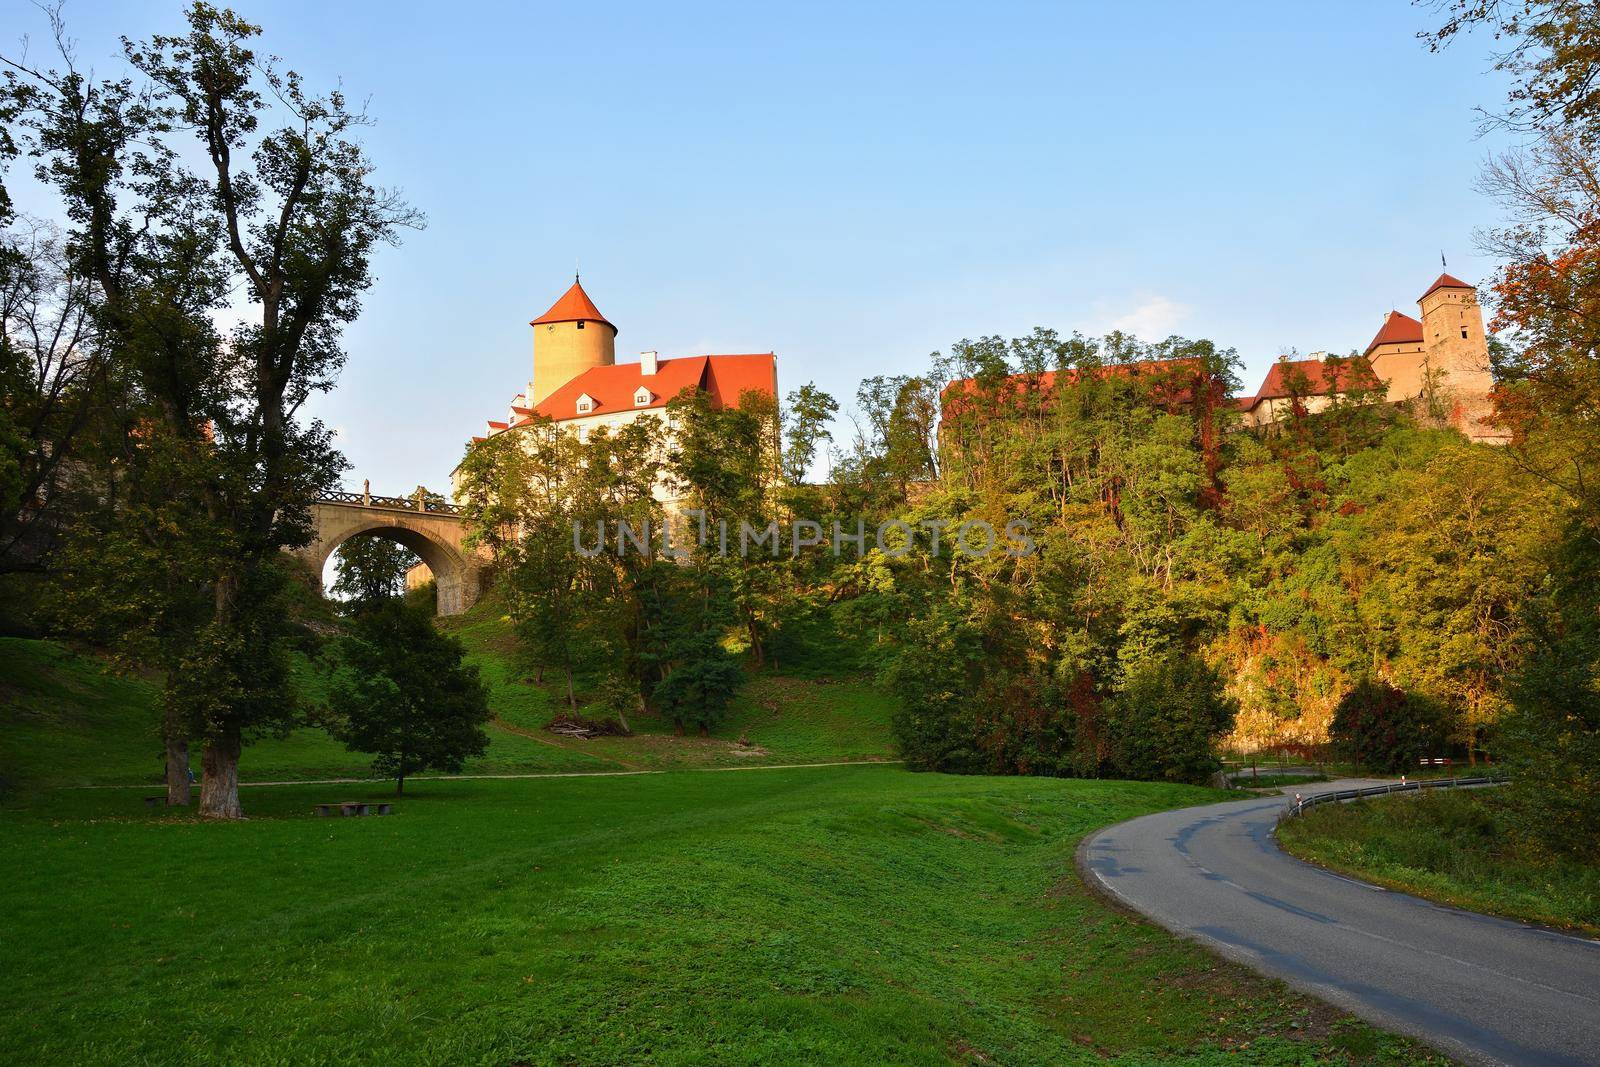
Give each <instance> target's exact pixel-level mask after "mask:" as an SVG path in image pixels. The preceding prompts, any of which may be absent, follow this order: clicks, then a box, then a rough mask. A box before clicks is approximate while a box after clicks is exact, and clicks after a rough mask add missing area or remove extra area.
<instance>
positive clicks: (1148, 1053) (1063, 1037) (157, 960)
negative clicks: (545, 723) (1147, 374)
mask: <svg viewBox="0 0 1600 1067" xmlns="http://www.w3.org/2000/svg"><path fill="white" fill-rule="evenodd" d="M245 794H246V795H245V804H246V808H247V810H249V811H250V812H251V813H252V815H253V817H252V818H251V819H249V820H247V821H245V822H242V823H234V824H214V823H202V822H198V821H193V820H192V819H189V818H186V817H184V816H182V815H178V814H169V813H167V812H166V811H160V812H146V811H144V810H143V809H142V806H141V805H140V804H139V803H138V801H137V793H136V792H135V791H84V790H60V791H56V792H53V793H49V794H46V795H43V796H40V797H39V798H38V801H37V802H36V803H35V804H33V805H31V806H29V807H26V808H12V809H10V810H8V811H6V812H5V813H4V814H3V815H0V848H3V849H4V854H5V855H6V856H7V857H8V858H9V860H10V861H11V864H12V867H13V876H12V877H10V878H8V879H5V880H4V882H3V884H0V914H4V915H6V917H7V921H6V926H5V934H4V936H3V937H0V973H4V974H5V975H6V976H7V981H5V982H4V983H3V984H0V1049H5V1050H6V1057H5V1058H6V1060H7V1061H8V1062H13V1063H24V1062H47V1063H74V1064H77V1063H115V1064H132V1063H175V1062H228V1063H302V1062H304V1063H313V1062H314V1063H326V1064H332V1063H373V1062H394V1063H452V1064H454V1063H489V1064H524V1063H526V1064H544V1063H604V1064H610V1063H623V1062H627V1063H638V1062H654V1063H664V1064H677V1063H705V1062H719V1063H825V1064H836V1063H872V1064H876V1063H930V1064H932V1063H951V1062H968V1063H1012V1064H1040V1063H1098V1062H1103V1061H1104V1060H1107V1059H1109V1060H1110V1061H1112V1062H1118V1063H1148V1062H1152V1061H1154V1060H1163V1061H1173V1062H1186V1063H1215V1064H1222V1063H1230V1064H1231V1063H1260V1064H1290V1063H1310V1062H1340V1063H1343V1062H1348V1061H1350V1060H1354V1061H1356V1062H1383V1063H1396V1064H1399V1063H1416V1062H1419V1061H1420V1060H1422V1059H1423V1058H1424V1057H1423V1054H1422V1053H1421V1051H1420V1050H1419V1049H1417V1048H1416V1047H1415V1046H1412V1045H1409V1044H1407V1043H1405V1042H1403V1041H1401V1040H1400V1039H1398V1038H1393V1037H1389V1036H1386V1035H1383V1034H1380V1033H1377V1032H1374V1031H1372V1030H1371V1029H1369V1028H1367V1027H1366V1026H1364V1025H1362V1024H1360V1023H1357V1022H1354V1021H1352V1020H1349V1019H1348V1018H1346V1017H1343V1016H1341V1015H1339V1014H1338V1013H1336V1012H1334V1011H1332V1010H1331V1009H1327V1008H1325V1007H1321V1006H1318V1005H1316V1004H1314V1003H1313V1002H1311V1001H1308V1000H1306V999H1305V998H1302V997H1300V996H1298V995H1296V994H1292V993H1290V992H1288V991H1287V990H1285V989H1284V988H1283V987H1281V986H1279V985H1277V984H1275V983H1272V982H1269V981H1266V980H1264V979H1259V978H1256V977H1254V976H1251V975H1249V974H1247V973H1245V972H1243V971H1241V970H1239V969H1237V968H1235V967H1233V966H1231V965H1228V964H1224V963H1221V962H1218V961H1216V960H1214V959H1213V958H1211V957H1210V956H1208V955H1207V954H1206V953H1204V952H1203V951H1201V950H1199V949H1198V948H1195V947H1193V946H1190V945H1187V944H1185V943H1182V942H1179V941H1177V940H1175V939H1173V938H1172V937H1170V936H1169V935H1167V934H1166V933H1164V932H1163V931H1160V930H1158V929H1156V928H1154V927H1152V926H1149V925H1147V924H1145V923H1143V922H1141V921H1138V920H1135V919H1133V918H1130V917H1126V916H1124V915H1122V914H1120V913H1117V912H1115V911H1112V910H1111V909H1109V908H1107V907H1106V906H1105V905H1104V904H1102V903H1101V902H1100V901H1099V900H1098V899H1096V898H1092V897H1090V896H1088V895H1087V894H1086V892H1085V890H1084V889H1083V888H1082V886H1081V883H1080V882H1079V880H1078V878H1077V876H1076V874H1075V872H1074V869H1073V862H1072V854H1073V847H1074V845H1075V843H1076V842H1077V840H1078V839H1079V837H1081V835H1082V834H1084V833H1085V832H1086V831H1088V830H1090V829H1092V828H1094V827H1097V826H1101V825H1104V824H1106V823H1109V822H1113V821H1116V820H1119V819H1123V818H1127V817H1129V816H1133V815H1137V814H1140V813H1142V812H1146V811H1151V810H1154V809H1157V808H1163V807H1171V806H1176V805H1180V804H1188V803H1195V802H1197V801H1201V800H1204V799H1205V798H1206V797H1207V796H1212V795H1216V794H1211V793H1208V792H1206V791H1204V790H1198V789H1193V788H1188V787H1181V786H1170V785H1155V784H1133V783H1121V782H1083V781H1062V780H1052V779H1026V778H1006V779H999V778H980V777H970V778H960V777H948V776H941V775H926V774H921V775H919V774H912V773H909V772H906V771H903V770H901V769H899V768H895V767H840V768H826V769H812V770H760V771H751V772H744V773H736V772H715V771H711V772H678V773H668V774H651V775H642V776H630V777H621V778H562V779H533V780H517V781H483V780H480V781H428V782H421V781H419V782H416V783H415V784H413V785H408V787H407V793H406V795H405V797H404V798H402V800H401V801H400V803H399V805H398V808H397V813H396V814H395V815H393V816H391V817H388V818H367V819H318V818H313V817H310V815H309V809H310V806H311V805H312V804H313V803H315V802H317V801H324V800H337V799H345V798H353V797H363V796H372V797H383V796H386V795H387V792H386V790H385V788H384V787H382V786H378V785H366V786H343V787H337V788H330V787H326V786H323V787H317V786H292V787H280V788H273V787H267V788H254V789H246V791H245Z"/></svg>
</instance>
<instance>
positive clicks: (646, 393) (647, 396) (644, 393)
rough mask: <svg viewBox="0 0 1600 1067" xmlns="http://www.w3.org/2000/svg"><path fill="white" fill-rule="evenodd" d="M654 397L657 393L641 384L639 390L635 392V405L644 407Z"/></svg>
mask: <svg viewBox="0 0 1600 1067" xmlns="http://www.w3.org/2000/svg"><path fill="white" fill-rule="evenodd" d="M654 399H655V394H654V393H652V392H651V391H650V390H648V389H646V388H645V387H644V386H642V385H641V386H640V387H639V391H638V392H637V393H634V394H633V406H634V407H636V408H642V407H644V406H645V405H647V404H649V403H650V401H652V400H654Z"/></svg>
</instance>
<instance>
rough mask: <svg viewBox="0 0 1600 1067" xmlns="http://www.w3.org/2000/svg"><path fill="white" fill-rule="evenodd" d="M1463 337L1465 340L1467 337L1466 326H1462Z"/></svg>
mask: <svg viewBox="0 0 1600 1067" xmlns="http://www.w3.org/2000/svg"><path fill="white" fill-rule="evenodd" d="M1461 339H1462V340H1463V341H1465V340H1466V339H1467V328H1466V327H1465V326H1463V327H1461Z"/></svg>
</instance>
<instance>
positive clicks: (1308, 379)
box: [1234, 311, 1420, 411]
mask: <svg viewBox="0 0 1600 1067" xmlns="http://www.w3.org/2000/svg"><path fill="white" fill-rule="evenodd" d="M1395 314H1396V315H1400V313H1399V312H1398V311H1397V312H1395ZM1400 317H1401V318H1405V316H1404V315H1400ZM1413 321H1414V320H1413ZM1419 340H1420V338H1419ZM1337 366H1338V367H1339V370H1338V371H1337V372H1334V373H1330V366H1329V364H1328V363H1327V362H1325V361H1323V360H1320V359H1280V360H1278V362H1276V363H1274V364H1273V365H1272V369H1271V370H1269V371H1267V377H1266V380H1265V381H1263V382H1262V383H1261V388H1260V389H1257V390H1256V395H1255V396H1241V397H1236V398H1235V399H1234V403H1235V404H1236V405H1237V406H1238V407H1239V410H1241V411H1249V410H1250V409H1251V408H1253V407H1255V406H1256V405H1257V404H1259V403H1261V401H1263V400H1278V399H1281V398H1283V397H1286V396H1293V395H1294V392H1295V390H1293V389H1292V388H1290V386H1291V385H1292V384H1300V383H1296V382H1295V381H1294V379H1295V378H1296V377H1298V376H1301V375H1303V376H1304V378H1305V382H1304V388H1303V390H1302V392H1303V393H1304V395H1306V396H1327V395H1329V394H1332V393H1348V392H1351V391H1353V390H1355V389H1359V388H1361V387H1363V386H1364V385H1371V384H1372V383H1373V382H1375V381H1376V379H1375V378H1373V377H1372V374H1371V368H1370V367H1369V366H1368V365H1367V362H1366V360H1365V359H1360V360H1357V359H1353V358H1352V359H1346V360H1343V361H1342V362H1341V363H1339V364H1337Z"/></svg>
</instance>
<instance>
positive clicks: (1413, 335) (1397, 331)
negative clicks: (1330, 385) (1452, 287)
mask: <svg viewBox="0 0 1600 1067" xmlns="http://www.w3.org/2000/svg"><path fill="white" fill-rule="evenodd" d="M1446 277H1448V275H1446ZM1437 288H1438V286H1437V285H1435V286H1434V289H1437ZM1428 292H1430V293H1431V292H1433V289H1429V290H1428ZM1424 295H1426V294H1424ZM1421 343H1422V323H1420V322H1418V321H1417V320H1416V319H1414V318H1412V317H1411V316H1410V315H1406V314H1402V313H1401V312H1398V311H1391V312H1389V317H1388V318H1386V319H1384V320H1383V325H1382V326H1380V327H1378V333H1377V336H1375V337H1373V339H1372V343H1371V344H1369V345H1368V346H1367V350H1366V352H1365V353H1363V355H1371V354H1372V350H1373V349H1374V348H1377V347H1378V346H1379V345H1395V344H1421Z"/></svg>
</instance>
